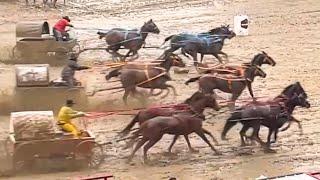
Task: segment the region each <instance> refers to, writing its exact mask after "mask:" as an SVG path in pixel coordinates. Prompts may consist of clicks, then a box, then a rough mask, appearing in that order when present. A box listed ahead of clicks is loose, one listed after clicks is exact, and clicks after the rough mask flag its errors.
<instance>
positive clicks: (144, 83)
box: [108, 61, 185, 105]
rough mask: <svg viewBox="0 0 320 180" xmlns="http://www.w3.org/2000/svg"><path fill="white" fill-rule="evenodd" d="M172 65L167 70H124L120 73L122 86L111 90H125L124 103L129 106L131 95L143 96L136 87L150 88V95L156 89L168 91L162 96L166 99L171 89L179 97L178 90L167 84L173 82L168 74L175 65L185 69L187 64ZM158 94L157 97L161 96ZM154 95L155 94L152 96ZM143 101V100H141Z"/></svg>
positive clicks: (179, 62)
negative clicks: (128, 101)
mask: <svg viewBox="0 0 320 180" xmlns="http://www.w3.org/2000/svg"><path fill="white" fill-rule="evenodd" d="M171 62H172V63H171V64H169V65H168V66H166V68H167V69H165V68H162V67H153V68H148V69H143V70H140V69H122V70H121V71H120V82H121V84H122V86H120V87H114V88H109V89H108V90H111V89H121V88H124V90H125V92H124V95H123V101H124V103H125V104H126V105H127V98H128V96H129V94H130V93H131V94H132V95H133V97H135V98H137V96H136V95H137V94H138V95H139V96H140V97H143V95H142V94H141V93H140V92H138V91H137V90H136V87H142V88H148V89H151V92H150V94H152V92H153V90H154V89H161V90H163V89H166V90H167V93H166V94H165V95H164V96H162V98H164V97H166V96H167V95H168V94H169V92H170V91H169V88H171V89H172V90H173V93H174V95H177V92H176V89H175V88H174V87H173V86H172V85H169V84H166V82H167V81H170V80H171V77H170V76H169V74H168V72H169V70H170V68H171V67H172V66H173V65H176V66H178V67H184V66H185V64H184V63H183V62H182V61H171ZM161 93H162V91H161V92H160V93H158V94H157V95H159V94H161ZM152 95H153V94H152ZM140 100H141V99H140Z"/></svg>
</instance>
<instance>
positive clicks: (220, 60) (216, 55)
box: [212, 54, 223, 64]
mask: <svg viewBox="0 0 320 180" xmlns="http://www.w3.org/2000/svg"><path fill="white" fill-rule="evenodd" d="M212 55H213V56H214V57H216V58H217V59H218V60H219V62H220V63H221V64H223V61H222V59H221V57H220V56H218V54H212Z"/></svg>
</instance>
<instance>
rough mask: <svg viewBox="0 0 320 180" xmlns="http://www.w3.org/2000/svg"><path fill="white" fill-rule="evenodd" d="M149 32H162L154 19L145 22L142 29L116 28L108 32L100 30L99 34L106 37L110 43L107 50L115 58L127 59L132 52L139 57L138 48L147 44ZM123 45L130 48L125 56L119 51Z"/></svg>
mask: <svg viewBox="0 0 320 180" xmlns="http://www.w3.org/2000/svg"><path fill="white" fill-rule="evenodd" d="M149 33H156V34H159V33H160V30H159V29H158V27H157V25H156V24H155V23H154V22H153V21H152V19H150V20H149V21H148V22H146V23H144V25H143V26H142V27H141V28H140V30H125V29H122V28H114V29H111V30H110V31H108V32H107V33H104V32H98V35H99V38H100V39H101V38H103V37H104V38H105V40H106V42H107V44H108V45H109V47H108V48H107V51H108V52H109V53H111V54H112V55H113V56H112V57H113V58H114V57H123V59H122V60H125V58H126V57H129V55H130V53H132V56H135V55H137V57H136V58H138V50H139V49H140V48H141V47H142V46H143V45H144V44H145V40H146V38H147V36H148V34H149ZM121 47H123V48H125V49H129V51H128V53H127V54H126V55H124V56H123V55H121V54H119V53H118V50H119V49H120V48H121Z"/></svg>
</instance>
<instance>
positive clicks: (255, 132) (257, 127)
mask: <svg viewBox="0 0 320 180" xmlns="http://www.w3.org/2000/svg"><path fill="white" fill-rule="evenodd" d="M253 121H258V120H253ZM252 128H253V133H252V137H253V138H254V139H255V140H256V141H257V142H258V143H259V144H260V145H261V146H262V147H266V144H265V143H264V142H263V141H262V140H261V138H260V137H259V131H260V122H255V123H254V125H253V126H252Z"/></svg>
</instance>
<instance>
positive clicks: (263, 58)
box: [198, 51, 276, 76]
mask: <svg viewBox="0 0 320 180" xmlns="http://www.w3.org/2000/svg"><path fill="white" fill-rule="evenodd" d="M263 64H266V65H270V66H275V65H276V62H275V60H274V59H273V58H272V57H270V56H269V55H268V54H267V53H266V52H264V51H262V52H261V53H258V54H256V55H255V56H254V57H253V59H252V60H251V62H247V63H242V64H241V65H220V66H218V67H215V68H209V66H207V65H205V64H199V65H200V66H201V67H199V66H198V68H200V69H204V70H205V71H204V72H202V73H204V74H209V73H211V74H212V73H219V74H230V73H232V74H233V75H235V76H243V72H244V69H246V68H248V67H250V66H258V67H261V66H262V65H263Z"/></svg>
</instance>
